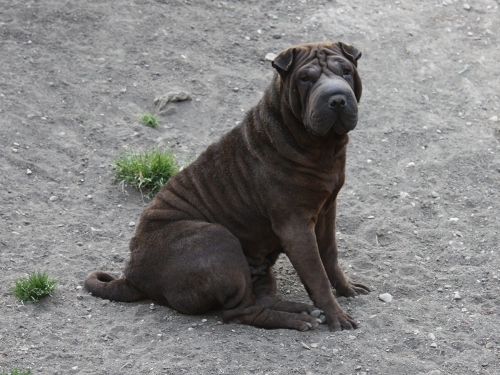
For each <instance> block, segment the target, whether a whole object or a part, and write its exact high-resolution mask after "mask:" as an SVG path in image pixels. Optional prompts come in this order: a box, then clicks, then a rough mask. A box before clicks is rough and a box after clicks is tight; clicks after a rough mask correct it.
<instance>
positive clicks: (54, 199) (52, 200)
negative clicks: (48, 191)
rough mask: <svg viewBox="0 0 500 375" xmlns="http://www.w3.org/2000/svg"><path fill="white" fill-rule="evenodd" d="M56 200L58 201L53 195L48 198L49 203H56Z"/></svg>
mask: <svg viewBox="0 0 500 375" xmlns="http://www.w3.org/2000/svg"><path fill="white" fill-rule="evenodd" d="M57 199H58V198H57V197H56V196H55V195H53V196H51V197H50V198H49V201H51V202H54V201H56V200H57Z"/></svg>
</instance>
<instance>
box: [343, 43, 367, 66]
mask: <svg viewBox="0 0 500 375" xmlns="http://www.w3.org/2000/svg"><path fill="white" fill-rule="evenodd" d="M339 45H340V49H341V50H342V53H343V54H344V56H345V57H347V58H348V59H349V60H350V61H351V62H352V63H353V64H354V66H355V67H357V66H358V60H359V59H360V58H361V55H362V53H361V51H360V50H358V49H357V48H356V47H354V46H351V45H350V44H346V43H343V42H339Z"/></svg>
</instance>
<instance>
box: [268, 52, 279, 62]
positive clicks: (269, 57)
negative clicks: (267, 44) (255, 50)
mask: <svg viewBox="0 0 500 375" xmlns="http://www.w3.org/2000/svg"><path fill="white" fill-rule="evenodd" d="M276 56H278V55H277V54H275V53H272V52H269V53H268V54H267V55H266V57H265V59H266V60H268V61H273V60H274V59H275V58H276Z"/></svg>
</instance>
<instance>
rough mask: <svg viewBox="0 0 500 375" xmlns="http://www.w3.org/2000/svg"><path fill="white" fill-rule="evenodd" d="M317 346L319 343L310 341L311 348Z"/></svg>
mask: <svg viewBox="0 0 500 375" xmlns="http://www.w3.org/2000/svg"><path fill="white" fill-rule="evenodd" d="M318 346H319V344H318V343H316V342H313V343H311V348H317V347H318Z"/></svg>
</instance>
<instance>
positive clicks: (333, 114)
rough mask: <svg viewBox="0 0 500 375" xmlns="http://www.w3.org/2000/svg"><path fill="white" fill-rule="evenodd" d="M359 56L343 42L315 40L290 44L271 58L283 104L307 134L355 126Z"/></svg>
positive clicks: (339, 132)
mask: <svg viewBox="0 0 500 375" xmlns="http://www.w3.org/2000/svg"><path fill="white" fill-rule="evenodd" d="M360 57H361V52H360V51H358V50H357V49H356V48H355V47H353V46H350V45H347V44H344V43H317V44H305V45H301V46H296V47H291V48H289V49H287V50H285V51H283V52H281V53H280V54H279V55H278V56H277V57H276V58H275V59H274V61H273V66H274V67H275V68H276V69H277V70H278V72H279V74H280V76H281V79H282V82H283V87H284V89H285V90H286V91H287V93H288V95H287V96H286V97H287V104H288V105H289V107H290V110H291V111H292V112H293V113H294V115H295V117H296V118H297V119H298V120H300V122H302V123H303V124H304V127H305V129H306V130H307V132H308V133H309V134H311V135H313V136H318V137H323V136H325V135H327V134H329V133H331V132H333V133H335V134H346V133H347V132H349V131H350V130H352V129H354V128H355V127H356V125H357V122H358V102H359V99H360V97H361V80H360V78H359V75H358V72H357V70H356V65H357V60H358V59H359V58H360Z"/></svg>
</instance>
